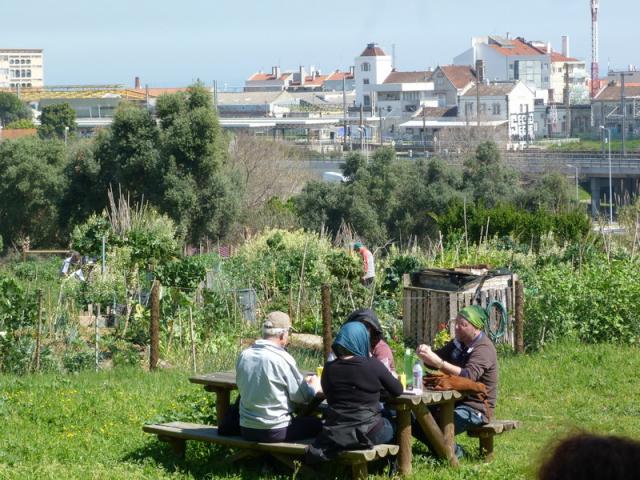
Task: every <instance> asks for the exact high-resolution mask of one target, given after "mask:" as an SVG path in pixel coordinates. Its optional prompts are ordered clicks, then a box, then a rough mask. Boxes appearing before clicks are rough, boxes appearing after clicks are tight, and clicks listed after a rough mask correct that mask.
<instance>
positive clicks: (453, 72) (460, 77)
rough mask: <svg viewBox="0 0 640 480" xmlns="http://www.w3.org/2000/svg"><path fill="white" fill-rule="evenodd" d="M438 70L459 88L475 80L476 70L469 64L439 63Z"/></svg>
mask: <svg viewBox="0 0 640 480" xmlns="http://www.w3.org/2000/svg"><path fill="white" fill-rule="evenodd" d="M440 70H442V73H444V75H445V76H446V77H447V78H448V79H449V81H450V82H451V83H452V84H453V86H454V87H456V88H459V89H460V88H464V87H466V86H467V85H469V84H470V83H473V82H475V81H476V72H475V70H474V69H473V68H471V67H470V66H469V65H441V66H440Z"/></svg>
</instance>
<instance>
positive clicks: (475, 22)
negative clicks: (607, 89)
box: [0, 0, 640, 86]
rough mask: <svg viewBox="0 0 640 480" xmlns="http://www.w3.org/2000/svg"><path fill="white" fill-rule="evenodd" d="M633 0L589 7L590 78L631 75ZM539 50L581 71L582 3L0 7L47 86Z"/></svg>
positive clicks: (636, 1)
mask: <svg viewBox="0 0 640 480" xmlns="http://www.w3.org/2000/svg"><path fill="white" fill-rule="evenodd" d="M639 18H640V0H600V24H599V26H600V71H601V72H606V69H607V64H608V62H610V65H611V67H612V68H616V69H619V68H626V66H627V65H628V64H635V65H637V66H639V67H640V49H639V48H638V45H640V33H639V29H638V19H639ZM506 32H510V33H511V34H512V35H521V36H524V37H525V38H526V39H528V40H543V41H551V42H552V44H553V46H554V48H555V49H556V50H560V49H561V40H560V37H561V36H562V35H565V34H566V35H569V37H570V54H571V55H572V56H575V57H578V58H582V59H585V60H586V61H587V64H589V63H590V62H591V19H590V8H589V0H536V1H533V2H532V1H522V0H510V1H508V0H491V1H489V2H487V1H485V2H479V1H473V2H471V1H467V0H449V1H442V0H439V1H435V0H421V1H420V0H404V1H399V0H397V1H391V0H371V1H356V0H351V1H344V0H342V1H335V0H324V1H322V0H319V1H317V2H310V1H306V2H291V1H281V0H272V1H270V0H261V1H260V0H234V1H229V0H182V1H181V2H175V1H173V2H169V1H167V0H155V1H151V0H138V1H125V0H110V1H106V2H94V1H87V0H82V1H80V0H64V1H58V2H53V1H50V0H32V1H25V0H23V1H21V2H20V1H19V2H10V1H9V0H3V1H2V5H1V6H0V47H4V48H43V49H44V50H45V82H46V84H48V85H54V84H55V85H69V84H98V83H100V84H104V83H123V84H128V85H130V84H133V78H134V77H135V76H136V75H137V76H139V77H141V81H142V83H143V84H145V83H148V84H149V85H150V86H184V85H188V84H189V83H191V82H192V81H193V80H194V79H196V78H200V79H202V80H203V81H204V82H205V83H207V84H211V83H212V82H213V80H218V82H219V84H220V85H221V86H222V85H225V84H226V85H228V86H241V85H242V83H243V81H244V79H245V78H247V77H248V76H249V75H250V74H251V73H253V72H255V71H258V70H260V69H262V70H264V71H268V70H270V68H271V66H272V65H278V64H279V65H281V66H282V67H283V69H295V68H297V67H298V66H299V65H305V66H309V65H316V66H317V67H319V68H320V69H321V71H323V72H326V71H330V70H334V69H336V68H340V69H345V68H348V66H349V65H351V64H352V63H353V58H354V57H355V56H357V55H359V54H360V52H361V51H362V50H363V49H364V47H365V45H366V44H367V43H368V42H377V43H379V44H380V45H381V46H382V47H383V48H384V49H385V50H386V51H387V53H389V54H390V53H391V49H392V44H393V45H395V52H396V65H397V67H398V69H400V70H421V69H425V68H426V67H428V66H434V67H435V66H436V65H438V64H447V63H451V61H452V58H453V57H454V56H456V55H458V54H459V53H461V52H462V51H464V50H465V49H467V48H468V47H469V45H470V42H471V37H472V36H479V35H487V34H498V35H504V34H505V33H506Z"/></svg>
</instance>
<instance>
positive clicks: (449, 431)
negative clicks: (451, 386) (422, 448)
mask: <svg viewBox="0 0 640 480" xmlns="http://www.w3.org/2000/svg"><path fill="white" fill-rule="evenodd" d="M454 407H455V404H454V402H446V403H443V404H442V405H440V428H441V429H442V433H443V435H444V443H445V445H446V447H447V458H448V459H449V465H451V466H452V467H457V466H458V465H459V462H458V457H456V430H455V424H454V423H453V410H454Z"/></svg>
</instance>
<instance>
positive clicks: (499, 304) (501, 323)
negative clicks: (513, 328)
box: [485, 300, 509, 343]
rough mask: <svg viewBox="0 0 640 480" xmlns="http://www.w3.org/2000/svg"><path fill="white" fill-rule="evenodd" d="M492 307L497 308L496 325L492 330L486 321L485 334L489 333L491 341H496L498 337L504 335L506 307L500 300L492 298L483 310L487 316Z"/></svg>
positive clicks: (506, 319)
mask: <svg viewBox="0 0 640 480" xmlns="http://www.w3.org/2000/svg"><path fill="white" fill-rule="evenodd" d="M493 307H496V308H497V309H498V310H499V320H498V326H497V327H496V329H495V330H492V329H491V325H490V324H489V323H487V325H486V326H485V330H486V331H487V335H489V338H490V339H491V341H492V342H493V343H496V342H497V341H498V340H499V339H500V338H502V337H504V336H505V335H506V333H507V321H508V319H509V317H508V315H507V309H506V308H505V306H504V304H503V303H502V302H499V301H498V300H492V301H491V302H489V304H488V305H487V308H486V309H485V311H486V312H487V317H489V316H491V310H492V309H493Z"/></svg>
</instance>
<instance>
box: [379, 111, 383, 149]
mask: <svg viewBox="0 0 640 480" xmlns="http://www.w3.org/2000/svg"><path fill="white" fill-rule="evenodd" d="M378 120H380V128H379V130H380V146H382V145H383V141H382V107H378Z"/></svg>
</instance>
